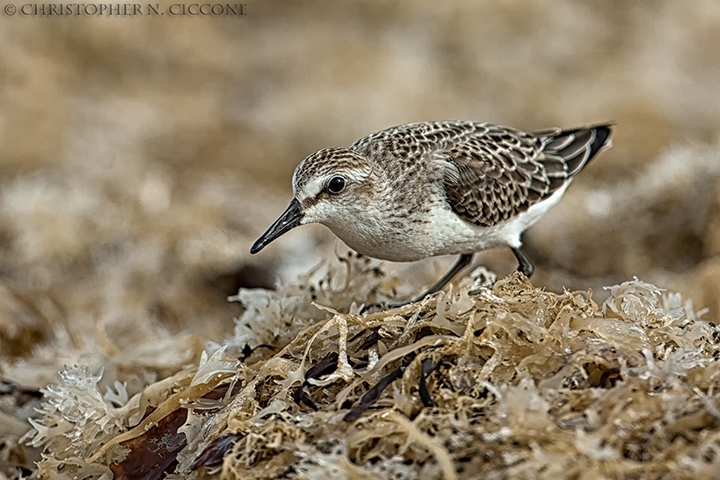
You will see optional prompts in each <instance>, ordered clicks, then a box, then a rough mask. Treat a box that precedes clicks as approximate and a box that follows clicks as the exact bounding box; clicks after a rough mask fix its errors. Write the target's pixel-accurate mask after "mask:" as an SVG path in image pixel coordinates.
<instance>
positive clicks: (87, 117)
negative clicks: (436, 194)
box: [0, 0, 720, 384]
mask: <svg viewBox="0 0 720 480" xmlns="http://www.w3.org/2000/svg"><path fill="white" fill-rule="evenodd" d="M167 5H169V3H168V4H166V5H163V6H164V7H167ZM246 12H247V15H246V16H243V17H239V18H237V17H229V18H209V17H191V16H184V17H168V16H165V17H158V18H148V17H125V18H117V17H75V18H69V17H63V18H58V17H51V18H38V17H24V16H22V15H19V14H17V15H15V16H13V17H8V16H7V15H6V14H3V13H0V45H2V47H1V48H0V146H1V148H0V245H1V246H2V248H0V374H2V373H3V365H9V364H11V363H14V362H17V361H20V360H23V359H27V357H29V356H30V355H31V353H32V352H33V350H32V348H33V347H34V346H37V345H44V344H48V343H52V342H60V343H61V344H63V345H71V346H73V347H75V348H82V346H83V345H84V344H85V343H86V342H88V341H92V340H88V338H90V339H91V338H95V337H94V335H95V334H94V333H93V332H94V331H95V330H97V329H100V330H102V331H103V332H104V335H106V336H107V338H109V339H111V340H112V342H113V344H114V347H113V348H118V349H121V350H122V349H125V348H131V347H132V346H133V345H135V344H136V343H137V342H139V341H141V340H144V339H147V338H152V336H153V335H155V336H156V335H161V336H162V335H165V336H167V335H173V334H178V333H180V332H185V331H190V332H194V333H195V334H198V335H200V336H201V337H202V338H205V339H213V340H216V341H220V340H221V339H222V338H223V335H224V334H226V333H227V332H229V331H231V329H232V327H233V322H232V320H233V317H235V316H237V315H238V314H239V312H240V309H241V307H240V306H239V305H238V304H233V303H228V302H226V297H227V296H228V295H230V294H233V293H235V292H236V291H237V288H238V287H240V286H250V287H253V286H271V285H272V284H273V283H274V281H275V280H276V279H277V278H278V276H282V275H285V276H289V275H292V274H293V272H297V271H300V270H302V269H304V268H307V266H309V265H312V264H313V263H314V262H315V261H317V260H318V259H319V258H321V256H322V255H326V254H328V253H332V252H333V251H334V248H335V247H334V245H335V240H334V239H333V237H332V236H331V235H329V234H328V232H327V231H326V230H324V229H323V228H322V227H317V228H314V227H303V228H301V229H297V230H295V231H293V232H292V233H291V234H288V235H286V236H285V237H284V238H283V239H281V240H280V241H278V242H277V243H274V244H273V245H272V246H271V247H269V248H268V249H266V250H264V251H263V252H262V254H261V255H259V256H253V257H251V256H250V255H249V252H248V250H249V247H250V245H251V243H252V241H253V240H254V239H255V238H256V237H257V236H258V235H259V234H260V233H262V231H264V229H265V228H266V227H267V226H268V225H269V224H270V222H271V221H272V220H274V218H275V217H276V216H277V215H278V214H279V213H280V212H281V211H282V210H283V209H284V207H285V206H286V204H287V202H288V201H289V199H290V195H291V187H290V177H291V174H292V171H293V169H294V167H295V165H296V164H297V163H298V162H299V161H300V160H302V158H303V157H305V156H306V155H308V154H310V153H312V152H313V151H315V150H317V149H320V148H324V147H329V146H346V145H349V144H350V143H351V142H353V141H354V140H356V139H357V138H359V137H362V136H364V135H366V134H369V133H371V132H374V131H377V130H380V129H383V128H386V127H389V126H392V125H395V124H400V123H409V122H415V121H423V120H442V119H474V120H479V121H488V122H492V123H500V124H505V125H510V126H514V127H518V128H523V129H541V128H545V127H550V126H564V127H572V126H579V125H583V124H587V123H593V122H600V121H606V120H615V121H616V122H617V127H616V134H615V137H614V140H613V143H614V146H613V148H612V149H610V150H609V151H607V152H604V153H603V154H602V155H601V156H600V157H598V159H597V160H596V161H595V162H594V163H593V164H592V165H590V167H589V168H588V169H587V170H586V171H585V172H583V174H582V175H580V176H579V177H578V178H577V180H576V181H575V183H574V184H573V186H572V187H571V188H570V190H569V191H568V193H567V194H566V196H565V198H564V199H563V201H562V202H561V203H560V204H559V205H558V206H557V207H555V208H554V209H553V210H552V211H551V212H550V213H549V214H548V215H547V216H546V217H545V218H544V219H543V220H542V221H541V222H540V223H539V224H538V225H536V226H535V227H533V228H532V229H531V230H530V231H529V232H528V235H527V237H526V243H527V245H528V248H527V253H528V254H529V255H530V257H531V258H532V259H533V260H534V261H535V263H536V266H537V274H536V277H535V278H533V281H534V282H535V283H536V284H538V285H543V286H546V287H547V288H548V289H551V290H555V291H560V290H561V289H562V288H563V287H566V288H570V289H587V288H593V289H595V290H596V291H597V290H598V289H600V287H601V286H602V285H610V284H614V283H618V282H620V281H623V280H627V279H630V278H631V277H632V276H638V277H640V278H641V279H643V280H646V281H650V282H653V283H656V284H658V285H659V286H662V287H666V288H669V289H672V290H679V291H682V292H683V293H685V294H689V295H691V296H692V297H693V299H694V301H695V305H696V307H698V306H707V307H710V308H711V310H712V311H711V315H712V316H714V317H715V318H717V316H718V312H719V311H720V301H719V300H718V294H719V293H720V256H719V254H720V155H719V154H718V148H719V147H720V136H719V135H718V132H719V131H720V48H718V47H719V46H720V2H717V1H716V0H691V1H682V2H680V1H677V0H637V1H627V0H604V1H592V0H585V1H581V0H553V1H543V2H538V1H531V0H517V1H512V0H505V1H483V2H473V3H470V2H452V1H451V2H445V1H437V0H435V1H424V0H423V1H413V2H410V1H407V2H387V1H377V2H321V1H306V2H288V1H280V0H262V1H252V0H250V2H249V3H248V4H247V7H246ZM446 262H447V260H446ZM441 263H442V261H433V262H427V264H426V265H425V266H424V267H409V268H416V269H417V268H425V270H426V271H427V272H428V273H427V274H428V279H429V280H428V281H432V279H433V278H434V277H433V276H434V275H437V274H438V273H439V272H440V270H441V267H442V266H443V265H441ZM482 263H484V264H486V265H488V266H489V267H490V268H491V269H493V270H495V271H496V272H497V273H498V274H499V275H505V274H507V273H509V272H510V271H512V270H513V269H514V267H515V260H514V258H513V257H512V254H511V253H510V252H505V251H493V252H488V253H486V254H484V255H482ZM100 324H101V325H102V327H98V325H100ZM38 355H39V354H38ZM72 358H75V357H72ZM45 361H46V362H47V377H46V378H42V379H41V378H40V377H33V378H26V379H24V381H25V382H26V383H29V384H42V383H43V382H44V381H49V380H48V379H51V378H53V375H55V372H56V371H57V369H58V368H59V366H61V365H62V363H63V362H65V361H69V360H67V359H65V358H64V357H63V355H62V354H57V355H48V358H47V359H46V360H45Z"/></svg>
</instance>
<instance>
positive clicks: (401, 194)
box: [252, 122, 611, 275]
mask: <svg viewBox="0 0 720 480" xmlns="http://www.w3.org/2000/svg"><path fill="white" fill-rule="evenodd" d="M610 134H611V127H610V125H607V124H603V125H595V126H589V127H582V128H577V129H572V130H561V129H558V128H556V129H550V130H545V131H542V132H535V133H531V132H523V131H520V130H516V129H513V128H508V127H503V126H499V125H490V124H486V123H476V122H423V123H414V124H409V125H400V126H397V127H393V128H389V129H387V130H382V131H380V132H377V133H373V134H371V135H368V136H367V137H363V138H361V139H359V140H358V141H356V142H355V143H353V144H352V145H351V146H350V147H348V148H330V149H324V150H320V151H318V152H316V153H314V154H312V155H310V156H308V157H307V158H306V159H305V160H303V161H302V162H301V163H300V165H298V167H297V168H296V170H295V174H294V175H293V191H294V197H295V200H294V202H296V203H297V205H295V207H293V206H292V205H291V207H293V208H294V210H293V211H294V212H295V213H294V215H295V217H297V218H295V217H293V218H294V219H293V222H294V224H292V225H290V223H287V222H286V223H285V224H283V223H282V222H281V220H283V218H285V217H288V212H286V213H285V214H283V217H281V218H280V219H279V220H278V222H280V223H278V222H276V224H274V225H273V226H272V227H271V228H270V229H269V230H268V232H266V234H265V235H263V237H261V238H260V239H259V240H258V242H256V244H255V245H254V246H253V249H252V250H253V252H256V251H259V250H260V249H261V248H263V247H264V246H265V245H266V244H267V243H269V242H270V241H272V240H273V239H274V238H276V237H277V236H279V235H280V234H282V233H284V232H285V231H287V230H289V229H290V228H292V227H294V226H296V225H300V224H304V223H311V222H318V223H322V224H325V225H326V226H328V227H329V228H330V229H331V230H332V231H333V232H334V233H335V234H336V235H338V236H339V237H340V238H341V239H342V240H344V241H345V242H346V243H347V244H348V245H349V246H350V247H352V248H354V249H355V250H357V251H359V252H360V253H363V254H366V255H369V256H373V257H377V258H381V259H387V260H395V261H413V260H418V259H421V258H424V257H428V256H433V255H443V254H464V255H465V257H463V258H464V260H463V262H465V263H467V262H466V261H469V260H468V259H469V255H471V254H472V253H473V252H476V251H479V250H482V249H485V248H491V247H496V246H502V245H507V246H509V247H510V248H512V249H513V251H514V252H515V254H516V256H518V259H519V260H520V269H521V270H523V271H525V273H526V274H528V275H529V274H531V273H532V264H531V263H530V262H529V260H528V259H527V257H525V256H524V254H522V252H521V251H520V247H521V245H522V242H521V239H520V237H521V234H522V232H523V231H524V230H525V229H527V228H528V227H529V226H530V225H532V224H533V223H534V222H535V221H537V220H538V219H539V218H540V217H541V216H542V214H544V213H545V211H546V210H547V209H548V208H550V207H551V206H552V205H554V204H555V203H557V201H558V200H559V199H560V196H561V195H562V193H563V192H564V190H565V189H566V188H567V186H568V184H569V183H570V181H571V180H572V178H573V177H574V176H575V175H576V174H577V173H578V172H579V171H580V170H582V168H583V167H584V166H585V165H587V163H588V162H589V161H590V160H591V159H592V158H593V157H594V156H595V155H596V154H597V153H598V152H599V151H600V150H602V149H603V148H604V147H607V146H609V143H610V142H609V138H610ZM336 177H340V178H342V180H343V182H344V185H345V186H344V188H343V189H342V192H336V193H333V192H331V191H330V190H329V188H328V185H329V182H330V180H331V179H332V178H336ZM289 210H291V209H290V208H289V209H288V211H289ZM288 218H289V217H288ZM280 230H282V231H280ZM459 263H460V262H459Z"/></svg>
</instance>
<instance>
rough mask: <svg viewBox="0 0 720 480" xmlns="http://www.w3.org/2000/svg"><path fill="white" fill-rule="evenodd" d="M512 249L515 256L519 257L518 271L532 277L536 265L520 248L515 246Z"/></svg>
mask: <svg viewBox="0 0 720 480" xmlns="http://www.w3.org/2000/svg"><path fill="white" fill-rule="evenodd" d="M512 251H513V253H514V254H515V258H517V259H518V262H519V263H518V267H517V269H518V271H519V272H521V273H522V274H523V275H525V276H526V277H528V278H530V277H531V276H532V274H533V272H535V266H534V265H533V264H532V262H531V261H530V259H529V258H528V257H527V256H526V255H525V254H524V253H523V251H522V250H520V249H519V248H513V249H512Z"/></svg>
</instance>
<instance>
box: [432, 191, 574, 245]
mask: <svg viewBox="0 0 720 480" xmlns="http://www.w3.org/2000/svg"><path fill="white" fill-rule="evenodd" d="M568 185H569V183H568V184H565V185H564V186H562V187H561V188H560V189H558V190H557V191H556V192H555V193H553V194H552V195H551V196H549V197H548V198H546V199H545V200H542V201H540V202H538V203H536V204H535V205H533V206H532V207H530V208H529V209H527V210H526V211H525V212H523V213H520V214H519V215H517V216H515V217H512V218H510V219H509V220H506V221H504V222H501V223H499V224H497V225H494V226H492V227H480V226H477V225H473V224H470V223H468V222H465V221H463V220H462V219H461V218H460V217H458V216H457V215H456V214H455V213H454V212H453V211H451V210H450V209H437V210H436V211H435V215H434V218H433V222H432V223H431V224H430V225H428V228H427V235H426V236H425V242H426V246H425V248H424V250H425V251H430V252H432V253H431V255H427V256H434V255H449V254H460V253H472V252H478V251H480V250H485V249H488V248H494V247H504V246H507V247H512V248H519V247H521V246H522V240H521V238H520V237H521V235H522V233H523V232H524V231H525V230H527V229H528V228H529V227H530V226H531V225H533V224H534V223H535V222H537V221H538V220H539V219H540V218H541V217H542V216H543V215H544V214H545V212H547V211H548V210H549V209H550V208H551V207H552V206H553V205H555V204H556V203H557V202H558V201H559V200H560V197H562V195H563V193H565V189H566V188H567V187H568Z"/></svg>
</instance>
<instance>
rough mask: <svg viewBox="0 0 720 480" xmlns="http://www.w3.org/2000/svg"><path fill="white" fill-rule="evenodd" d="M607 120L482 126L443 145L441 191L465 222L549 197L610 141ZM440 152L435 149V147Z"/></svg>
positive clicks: (486, 222) (504, 215) (506, 214)
mask: <svg viewBox="0 0 720 480" xmlns="http://www.w3.org/2000/svg"><path fill="white" fill-rule="evenodd" d="M610 134H611V127H610V125H595V126H590V127H583V128H577V129H573V130H560V129H553V130H546V131H543V132H536V133H527V132H522V131H519V130H514V129H510V128H506V127H500V126H491V125H486V129H485V130H484V131H482V130H481V131H479V132H478V134H476V135H468V136H461V137H458V138H457V139H456V142H455V143H454V144H453V145H451V146H449V148H447V149H446V151H445V152H443V153H445V154H446V155H447V161H448V163H449V165H450V168H448V170H447V174H446V175H445V182H444V184H445V190H446V193H447V200H448V202H449V204H450V207H451V208H452V209H453V211H455V213H457V214H458V215H460V216H461V217H462V218H463V219H465V220H466V221H468V222H470V223H473V224H475V225H480V226H486V227H489V226H492V225H495V224H497V223H499V222H502V221H504V220H507V219H509V218H510V217H512V216H514V215H517V214H518V213H521V212H524V211H526V210H527V209H528V208H530V207H531V206H532V205H533V204H535V203H537V202H539V201H541V200H543V199H545V198H548V197H549V196H550V195H552V194H553V193H554V192H555V191H557V189H559V188H560V187H561V186H562V185H564V184H565V183H566V182H568V181H569V180H570V179H571V178H572V177H573V176H574V175H576V174H577V173H578V172H579V171H580V170H582V169H583V168H584V167H585V165H587V164H588V162H590V160H592V158H593V157H594V156H595V155H596V154H597V153H598V152H599V151H600V150H601V149H602V148H603V147H604V146H606V145H607V144H608V143H609V142H608V140H609V137H610ZM438 153H440V152H438Z"/></svg>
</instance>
